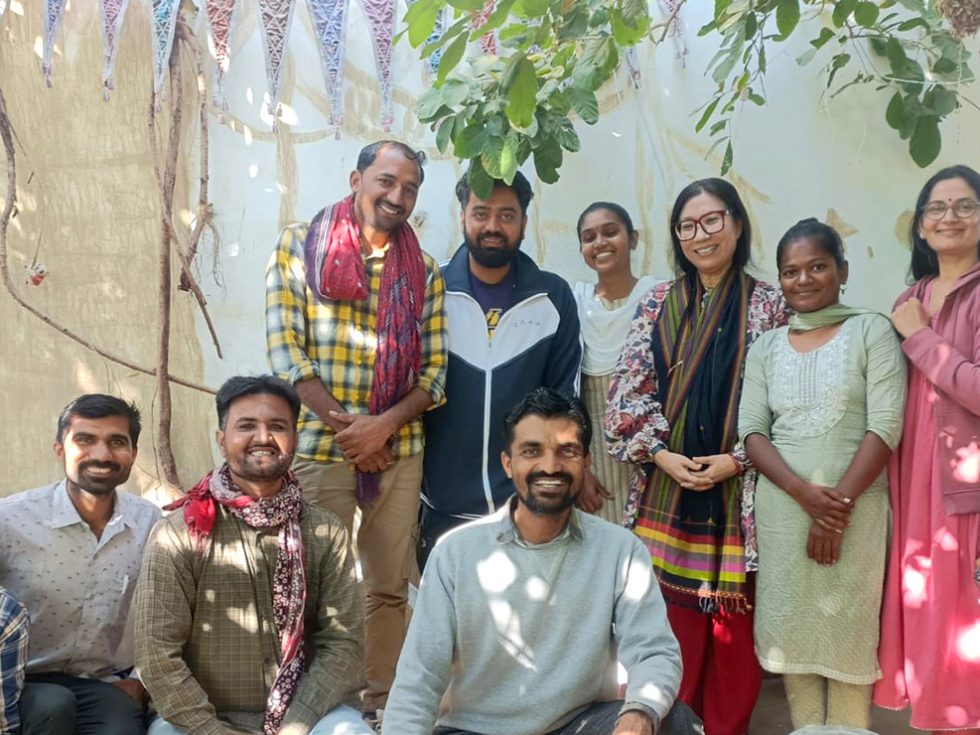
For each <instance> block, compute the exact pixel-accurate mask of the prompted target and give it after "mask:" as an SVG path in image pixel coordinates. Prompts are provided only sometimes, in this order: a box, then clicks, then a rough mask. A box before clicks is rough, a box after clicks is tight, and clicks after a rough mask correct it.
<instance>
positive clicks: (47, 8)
mask: <svg viewBox="0 0 980 735" xmlns="http://www.w3.org/2000/svg"><path fill="white" fill-rule="evenodd" d="M64 14H65V0H44V56H43V58H42V60H41V69H42V70H43V71H44V81H45V82H47V84H48V86H49V87H50V86H51V85H52V83H53V82H52V81H51V72H52V70H53V68H54V67H53V59H54V37H55V36H57V35H58V29H59V28H60V27H61V18H62V16H64Z"/></svg>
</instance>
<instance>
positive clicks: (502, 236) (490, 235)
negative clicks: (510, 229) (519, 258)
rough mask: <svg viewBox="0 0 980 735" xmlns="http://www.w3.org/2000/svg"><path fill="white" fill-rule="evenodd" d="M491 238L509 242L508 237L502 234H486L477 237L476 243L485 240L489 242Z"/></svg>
mask: <svg viewBox="0 0 980 735" xmlns="http://www.w3.org/2000/svg"><path fill="white" fill-rule="evenodd" d="M491 237H495V238H497V239H498V240H505V241H506V240H507V236H506V235H505V234H504V233H502V232H484V233H481V234H480V235H478V236H477V238H476V241H477V242H483V241H484V240H488V239H490V238H491Z"/></svg>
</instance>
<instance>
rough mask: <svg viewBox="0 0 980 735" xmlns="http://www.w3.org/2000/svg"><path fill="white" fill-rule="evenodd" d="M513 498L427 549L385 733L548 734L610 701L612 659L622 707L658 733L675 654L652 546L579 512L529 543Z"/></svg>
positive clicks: (677, 676) (676, 679) (672, 686)
mask: <svg viewBox="0 0 980 735" xmlns="http://www.w3.org/2000/svg"><path fill="white" fill-rule="evenodd" d="M512 502H514V499H512V501H511V502H510V503H507V504H505V505H504V506H503V507H502V508H501V509H500V510H499V511H497V512H496V513H494V514H493V515H491V516H488V517H486V518H483V519H480V520H478V521H473V522H472V523H468V524H466V525H464V526H461V527H459V528H458V529H456V530H455V531H453V532H451V533H450V534H448V535H447V536H446V537H444V538H443V539H442V540H441V541H440V543H439V544H438V545H437V546H436V548H435V549H434V550H433V552H432V556H431V557H430V558H429V561H428V564H427V565H426V568H425V576H424V577H423V578H422V583H421V586H420V588H419V595H418V601H417V604H416V606H415V612H414V614H413V616H412V622H411V625H410V626H409V630H408V636H407V639H406V641H405V646H404V648H403V649H402V654H401V658H400V659H399V661H398V670H397V673H396V676H395V683H394V686H393V687H392V690H391V694H390V695H389V698H388V704H387V706H386V708H385V712H384V729H383V732H384V733H386V734H387V735H430V734H431V732H432V728H433V726H434V725H436V724H438V725H442V726H447V727H451V728H456V729H461V730H468V731H472V732H478V733H485V735H539V734H541V733H548V732H551V731H552V730H555V729H557V728H559V727H561V726H563V725H564V724H565V723H567V722H569V721H570V720H571V719H572V718H574V717H575V716H576V715H578V714H579V713H580V712H581V711H582V710H583V709H584V708H585V707H588V706H589V705H590V704H592V703H593V702H597V701H604V700H610V699H616V696H615V692H612V693H611V696H610V692H609V691H608V686H604V684H605V683H607V682H608V681H609V672H610V669H612V668H613V667H615V665H616V661H617V659H618V660H619V661H621V662H622V664H623V666H624V667H625V668H626V671H627V672H628V675H629V682H628V686H627V691H626V703H625V704H624V707H623V709H624V711H625V710H631V709H640V710H643V711H644V712H646V713H648V714H649V715H651V717H652V718H653V721H654V729H655V730H656V729H657V727H658V726H659V722H660V720H661V719H662V718H663V717H664V716H665V715H666V714H667V711H668V710H669V709H670V707H671V705H672V704H673V703H674V699H675V697H676V696H677V690H678V687H679V686H680V680H681V657H680V648H679V646H678V644H677V640H676V639H675V638H674V635H673V633H671V630H670V626H669V625H668V623H667V614H666V608H665V606H664V601H663V597H662V596H661V594H660V588H659V586H658V585H657V581H656V577H655V576H654V575H653V569H652V565H651V563H650V554H649V552H648V551H647V550H646V549H645V548H644V547H643V545H642V544H641V543H640V542H639V540H638V539H637V538H636V537H635V536H633V534H632V533H630V532H629V531H627V530H626V529H624V528H621V527H619V526H616V525H613V524H612V523H609V522H607V521H604V520H602V519H600V518H596V517H594V516H591V515H587V514H585V513H582V512H580V511H578V510H573V511H572V517H571V521H570V523H569V525H568V527H567V528H566V530H565V531H564V532H563V533H562V534H561V535H560V536H559V537H558V538H556V539H554V540H552V541H549V542H548V543H545V544H540V545H533V544H528V543H525V542H524V541H522V540H521V538H520V536H519V534H518V533H517V529H516V528H515V526H514V523H513V521H512V519H511V515H510V511H511V503H512ZM444 694H445V697H446V701H445V704H446V706H447V709H446V710H445V711H444V712H443V713H442V714H441V716H438V721H437V714H438V712H439V709H440V702H441V701H442V699H443V695H444Z"/></svg>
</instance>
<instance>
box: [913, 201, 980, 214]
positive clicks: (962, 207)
mask: <svg viewBox="0 0 980 735" xmlns="http://www.w3.org/2000/svg"><path fill="white" fill-rule="evenodd" d="M948 209H952V210H953V214H955V215H956V216H957V217H958V218H959V219H971V218H972V217H973V216H974V215H975V214H976V213H977V210H978V209H980V202H978V201H977V200H976V199H969V198H966V197H964V198H963V199H957V200H956V201H955V202H953V203H952V204H947V203H946V202H941V201H939V200H936V201H934V202H929V203H928V204H927V205H926V206H924V207H923V208H922V214H923V215H924V216H926V217H928V218H929V219H942V218H943V217H945V216H946V210H948Z"/></svg>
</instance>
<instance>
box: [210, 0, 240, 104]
mask: <svg viewBox="0 0 980 735" xmlns="http://www.w3.org/2000/svg"><path fill="white" fill-rule="evenodd" d="M207 2H208V25H209V26H210V27H211V33H210V34H208V42H209V44H210V47H211V49H210V50H211V55H212V56H213V57H214V62H215V66H216V67H217V71H216V72H215V77H214V96H213V102H214V106H215V107H217V108H218V109H219V110H221V111H222V112H227V111H228V101H227V99H225V90H224V78H225V73H226V72H227V71H228V45H229V43H228V41H229V38H230V37H231V21H232V19H233V18H234V16H235V0H207ZM219 120H221V121H222V122H223V116H221V115H219Z"/></svg>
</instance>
